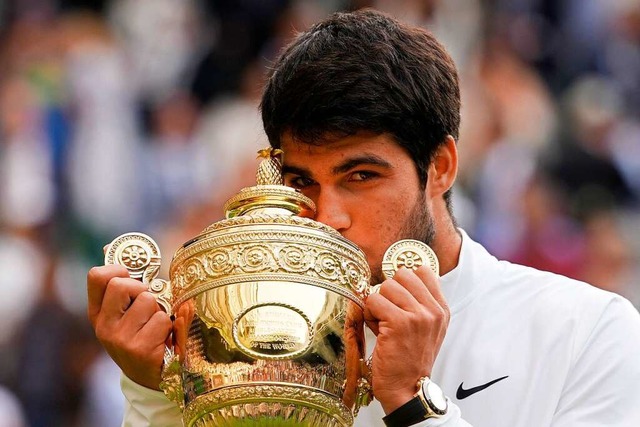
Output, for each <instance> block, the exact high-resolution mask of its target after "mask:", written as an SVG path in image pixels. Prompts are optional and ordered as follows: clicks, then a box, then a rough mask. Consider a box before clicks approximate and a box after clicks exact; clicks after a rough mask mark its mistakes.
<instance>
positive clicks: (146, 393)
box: [120, 374, 182, 427]
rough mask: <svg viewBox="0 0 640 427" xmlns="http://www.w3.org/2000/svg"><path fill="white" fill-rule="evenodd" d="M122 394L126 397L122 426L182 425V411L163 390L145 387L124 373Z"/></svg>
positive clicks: (164, 426)
mask: <svg viewBox="0 0 640 427" xmlns="http://www.w3.org/2000/svg"><path fill="white" fill-rule="evenodd" d="M120 386H121V387H122V394H124V397H125V400H126V402H125V409H124V420H123V421H122V427H178V426H182V412H180V408H179V407H178V405H176V404H175V403H174V402H172V401H170V400H169V399H167V398H166V397H165V395H164V393H162V392H161V391H156V390H151V389H149V388H146V387H143V386H141V385H139V384H137V383H135V382H133V381H131V380H130V379H129V378H127V376H126V375H124V374H122V375H121V377H120Z"/></svg>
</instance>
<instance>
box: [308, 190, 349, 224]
mask: <svg viewBox="0 0 640 427" xmlns="http://www.w3.org/2000/svg"><path fill="white" fill-rule="evenodd" d="M315 202H316V216H315V220H316V221H318V222H321V223H323V224H326V225H328V226H329V227H332V228H334V229H336V230H337V231H338V232H340V233H342V232H344V231H346V230H347V229H348V228H349V227H350V226H351V215H350V214H349V211H348V210H347V209H346V206H345V201H344V200H343V198H341V197H340V195H339V194H338V193H337V192H335V191H330V190H322V191H320V193H319V194H318V197H317V198H316V200H315Z"/></svg>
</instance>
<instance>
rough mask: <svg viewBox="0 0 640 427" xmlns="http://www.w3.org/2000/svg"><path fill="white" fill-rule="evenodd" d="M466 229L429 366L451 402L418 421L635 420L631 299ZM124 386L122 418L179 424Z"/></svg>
mask: <svg viewBox="0 0 640 427" xmlns="http://www.w3.org/2000/svg"><path fill="white" fill-rule="evenodd" d="M462 234H463V244H462V251H461V254H460V261H459V264H458V266H457V267H456V268H455V269H454V270H453V271H451V272H450V273H448V274H446V275H445V276H443V277H442V279H441V281H442V287H443V290H444V293H445V297H446V298H447V301H448V303H449V305H450V309H451V322H450V324H449V329H448V331H447V336H446V338H445V341H444V343H443V345H442V348H441V350H440V353H439V355H438V358H437V360H436V363H435V366H434V367H433V373H432V379H433V380H434V381H435V382H436V383H437V384H439V385H440V387H441V388H442V389H443V390H444V392H445V394H446V395H447V396H448V397H449V399H450V411H449V413H448V414H447V415H446V416H445V417H444V418H442V419H439V420H427V421H424V422H422V423H420V424H417V426H420V427H427V426H428V427H433V426H443V427H444V426H446V427H452V426H456V427H464V426H469V425H474V426H476V427H483V426H510V427H532V426H536V427H545V426H549V427H591V426H593V427H596V426H603V425H607V426H616V427H633V426H637V425H638V422H639V421H640V315H639V314H638V312H637V311H636V310H635V308H633V306H631V304H630V303H629V302H628V301H627V300H625V299H624V298H622V297H620V296H618V295H615V294H612V293H608V292H605V291H602V290H600V289H597V288H594V287H592V286H589V285H587V284H585V283H582V282H578V281H574V280H571V279H568V278H566V277H562V276H558V275H555V274H551V273H546V272H541V271H538V270H535V269H532V268H528V267H523V266H518V265H514V264H511V263H508V262H505V261H498V260H497V259H496V258H494V257H493V256H491V255H490V254H489V253H488V252H487V251H486V250H485V249H484V248H483V247H482V246H480V245H479V244H478V243H475V242H474V241H472V240H471V239H470V238H469V237H468V236H467V235H466V234H465V233H464V232H462ZM373 341H374V340H372V339H370V340H369V343H368V345H369V347H371V346H372V345H374V343H373ZM503 376H508V378H506V379H504V380H502V381H500V382H497V383H495V384H493V385H491V386H490V387H488V388H486V389H484V390H482V391H480V392H478V393H475V394H473V395H471V396H469V397H467V398H466V399H464V400H458V399H457V398H456V391H457V389H458V387H459V386H460V384H461V383H463V382H464V385H463V387H464V389H470V388H472V387H476V386H480V385H483V384H485V383H488V382H489V381H492V380H494V379H497V378H500V377H503ZM123 391H124V393H125V395H126V396H127V400H128V402H129V403H130V404H131V405H132V406H130V407H129V408H128V410H127V415H126V420H125V423H124V425H125V426H132V427H134V426H135V427H137V426H142V425H153V426H174V425H180V415H179V413H178V411H177V410H174V411H173V412H171V411H169V408H171V405H172V404H171V403H170V402H168V401H167V400H166V399H164V398H163V397H162V395H161V394H160V393H151V392H149V391H147V390H145V389H143V388H141V387H140V386H137V385H135V384H133V383H131V381H128V380H126V379H125V380H124V381H123ZM174 408H175V407H174ZM169 415H171V417H173V418H169ZM383 416H384V413H383V412H382V409H381V407H380V405H379V404H378V403H377V402H374V403H373V404H372V405H370V406H369V407H367V408H364V409H362V410H361V411H360V414H359V416H358V418H357V420H356V426H357V427H365V426H367V427H370V426H383V425H384V424H383V422H382V417H383ZM463 418H464V419H463ZM465 420H466V421H465Z"/></svg>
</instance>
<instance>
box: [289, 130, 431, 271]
mask: <svg viewBox="0 0 640 427" xmlns="http://www.w3.org/2000/svg"><path fill="white" fill-rule="evenodd" d="M281 148H282V149H283V150H284V153H285V154H284V167H283V174H284V181H285V184H286V185H289V186H291V187H294V188H297V189H299V190H300V191H302V192H303V193H304V194H305V195H306V196H308V197H309V198H311V199H312V200H313V201H314V202H315V204H316V208H317V214H316V217H315V219H316V220H317V221H319V222H322V223H325V224H327V225H329V226H331V227H333V228H335V229H336V230H338V231H339V232H340V233H341V234H342V235H343V236H344V237H345V238H347V239H349V240H351V241H352V242H353V243H355V244H356V245H358V246H359V247H360V249H362V250H363V251H364V253H365V254H366V256H367V262H368V263H369V266H370V267H371V273H372V281H373V282H374V283H379V282H381V281H382V280H383V278H382V274H381V264H382V256H383V255H384V252H385V251H386V249H387V248H388V247H389V246H390V245H391V244H392V243H394V242H396V241H397V240H400V239H406V238H412V239H417V240H421V241H423V242H425V243H427V244H430V243H431V241H432V240H433V238H434V234H435V228H434V222H433V218H432V216H431V214H430V211H429V209H428V206H427V203H428V201H427V199H426V197H425V192H424V188H423V187H422V186H421V185H420V181H419V179H418V173H417V171H416V168H415V165H414V163H413V161H412V159H411V157H410V156H409V154H408V153H407V152H406V151H405V150H404V149H403V148H401V147H400V146H399V145H398V144H397V143H396V142H394V140H393V139H392V138H391V137H390V136H389V135H386V134H383V135H371V134H365V133H359V134H356V135H354V136H350V137H346V138H341V139H337V140H336V141H334V142H330V143H327V144H323V145H320V146H315V145H309V144H304V143H299V142H295V141H294V140H293V139H292V138H291V137H290V136H289V135H288V134H287V135H285V136H284V137H283V138H282V146H281Z"/></svg>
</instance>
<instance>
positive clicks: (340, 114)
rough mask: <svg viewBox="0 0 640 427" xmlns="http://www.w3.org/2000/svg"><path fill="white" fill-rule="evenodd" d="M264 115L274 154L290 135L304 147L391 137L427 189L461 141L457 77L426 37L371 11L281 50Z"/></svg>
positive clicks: (338, 18)
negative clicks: (447, 148)
mask: <svg viewBox="0 0 640 427" xmlns="http://www.w3.org/2000/svg"><path fill="white" fill-rule="evenodd" d="M261 109H262V120H263V123H264V129H265V131H266V133H267V136H268V138H269V141H270V143H271V145H272V146H273V147H279V146H280V142H281V141H280V139H281V137H282V135H283V134H285V133H289V134H290V135H291V136H292V137H293V138H294V139H296V140H297V141H301V142H303V143H307V144H322V143H324V142H326V141H328V140H330V139H331V138H328V137H341V136H349V135H353V134H355V133H357V132H360V131H368V132H373V133H376V134H383V133H388V134H390V135H391V136H392V137H393V138H394V139H395V141H396V142H397V143H398V144H399V145H400V146H401V147H403V148H404V149H405V150H406V151H407V152H408V153H409V155H410V156H411V158H412V159H413V161H414V163H415V165H416V169H417V172H418V176H419V178H420V182H421V183H422V184H423V185H424V184H425V183H426V180H427V170H428V166H429V164H430V162H431V161H432V159H433V156H434V153H435V151H436V149H437V148H438V146H439V145H440V144H442V143H444V142H445V139H446V137H447V136H448V135H451V136H452V137H453V138H454V139H456V140H457V137H458V128H459V126H460V89H459V84H458V73H457V71H456V68H455V64H454V63H453V60H452V59H451V57H450V56H449V54H448V53H447V52H446V51H445V49H444V47H443V46H442V45H441V44H440V43H439V42H438V41H437V40H436V39H435V37H434V36H433V35H432V34H431V33H430V32H428V31H426V30H424V29H421V28H415V27H410V26H408V25H404V24H402V23H400V22H398V21H396V20H395V19H393V18H392V17H390V16H388V15H386V14H383V13H380V12H377V11H373V10H360V11H355V12H344V13H336V14H333V15H331V16H330V17H329V18H328V19H326V20H325V21H322V22H320V23H318V24H316V25H315V26H313V27H312V28H311V29H310V30H309V31H306V32H304V33H302V34H300V35H299V36H298V37H297V38H295V39H294V40H293V42H292V43H291V44H290V45H289V46H287V47H286V48H285V49H284V51H283V52H282V53H281V55H280V57H279V58H278V59H277V61H276V63H275V66H274V67H273V69H272V72H271V75H270V77H269V79H268V81H267V84H266V87H265V91H264V94H263V97H262V104H261ZM450 196H451V194H450V192H447V193H446V194H445V200H446V201H447V206H448V208H449V211H451V206H450V198H451V197H450Z"/></svg>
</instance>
